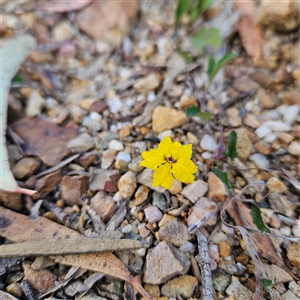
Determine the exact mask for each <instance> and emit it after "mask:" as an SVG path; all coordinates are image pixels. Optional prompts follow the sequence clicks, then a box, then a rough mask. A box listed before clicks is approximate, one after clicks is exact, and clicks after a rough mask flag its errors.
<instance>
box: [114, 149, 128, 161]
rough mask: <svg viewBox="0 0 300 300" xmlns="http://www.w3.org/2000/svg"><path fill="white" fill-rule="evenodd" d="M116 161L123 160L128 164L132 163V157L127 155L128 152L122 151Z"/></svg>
mask: <svg viewBox="0 0 300 300" xmlns="http://www.w3.org/2000/svg"><path fill="white" fill-rule="evenodd" d="M115 160H116V161H118V160H123V161H126V162H130V161H131V157H130V154H129V153H127V152H124V151H120V152H119V153H118V154H117V156H116V158H115Z"/></svg>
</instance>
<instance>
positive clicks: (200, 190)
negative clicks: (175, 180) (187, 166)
mask: <svg viewBox="0 0 300 300" xmlns="http://www.w3.org/2000/svg"><path fill="white" fill-rule="evenodd" d="M207 189H208V184H207V183H206V182H204V181H203V180H200V179H198V180H196V181H194V182H193V183H191V184H188V185H187V186H186V187H184V188H183V189H182V191H181V195H183V196H184V197H186V198H187V199H189V200H190V201H192V202H193V203H195V202H196V201H197V200H198V199H199V198H200V197H201V196H203V195H204V194H205V193H206V191H207Z"/></svg>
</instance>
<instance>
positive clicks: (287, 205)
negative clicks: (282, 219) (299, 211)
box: [268, 193, 296, 217]
mask: <svg viewBox="0 0 300 300" xmlns="http://www.w3.org/2000/svg"><path fill="white" fill-rule="evenodd" d="M268 200H269V204H270V206H271V208H272V209H273V210H274V211H275V212H278V213H280V214H283V215H285V216H288V217H293V216H294V215H295V208H296V207H295V205H294V204H292V203H291V202H290V201H289V200H288V199H287V197H286V196H284V195H281V194H278V193H271V194H269V196H268Z"/></svg>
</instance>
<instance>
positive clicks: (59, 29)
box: [52, 19, 75, 42]
mask: <svg viewBox="0 0 300 300" xmlns="http://www.w3.org/2000/svg"><path fill="white" fill-rule="evenodd" d="M74 33H75V31H74V29H73V28H72V24H71V23H70V22H69V21H68V20H66V19H64V20H63V21H61V22H59V23H58V24H57V25H55V26H54V28H53V29H52V36H53V40H54V41H56V42H65V41H66V40H70V39H72V38H73V36H74Z"/></svg>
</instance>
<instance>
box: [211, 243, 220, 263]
mask: <svg viewBox="0 0 300 300" xmlns="http://www.w3.org/2000/svg"><path fill="white" fill-rule="evenodd" d="M208 251H209V256H210V257H211V258H212V259H214V260H216V261H219V260H220V255H219V248H218V245H216V244H209V246H208Z"/></svg>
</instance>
